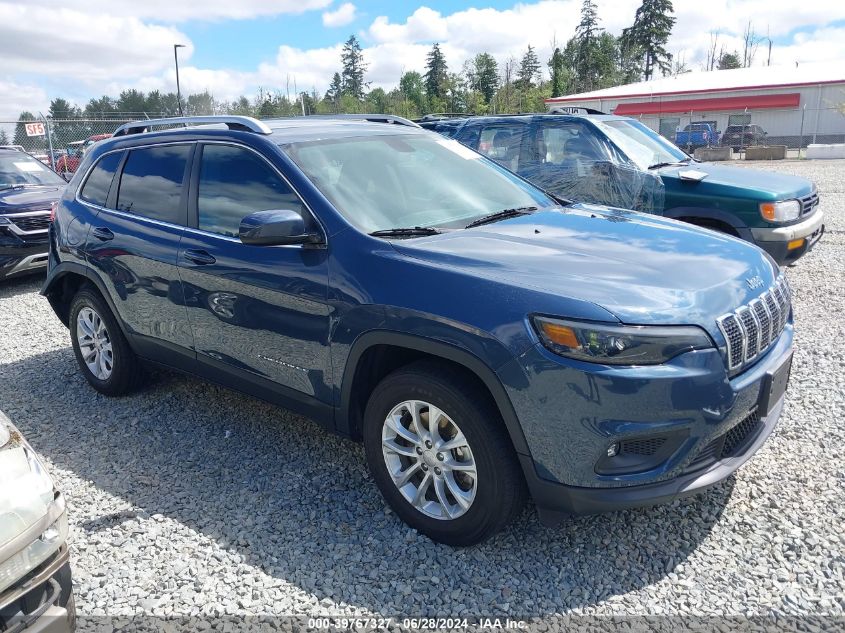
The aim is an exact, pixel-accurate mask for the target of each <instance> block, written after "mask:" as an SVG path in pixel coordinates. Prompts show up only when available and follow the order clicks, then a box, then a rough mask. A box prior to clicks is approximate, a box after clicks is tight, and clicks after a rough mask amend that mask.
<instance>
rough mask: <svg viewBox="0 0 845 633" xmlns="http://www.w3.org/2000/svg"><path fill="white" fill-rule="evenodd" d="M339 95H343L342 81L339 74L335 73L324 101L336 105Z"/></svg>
mask: <svg viewBox="0 0 845 633" xmlns="http://www.w3.org/2000/svg"><path fill="white" fill-rule="evenodd" d="M341 94H343V79H341V77H340V73H335V74H334V76H333V77H332V82H331V83H330V84H329V89H328V90H327V91H326V101H331V102H332V103H337V102H338V101H339V100H340V95H341Z"/></svg>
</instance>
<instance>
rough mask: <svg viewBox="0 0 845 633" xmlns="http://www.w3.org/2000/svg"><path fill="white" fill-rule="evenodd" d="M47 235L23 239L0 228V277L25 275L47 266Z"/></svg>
mask: <svg viewBox="0 0 845 633" xmlns="http://www.w3.org/2000/svg"><path fill="white" fill-rule="evenodd" d="M48 247H49V242H48V240H47V235H46V234H45V235H44V238H43V239H38V240H28V241H24V240H22V239H20V238H18V237H15V236H10V235H6V234H4V233H3V232H2V230H0V279H5V278H7V277H17V276H19V275H26V274H30V273H33V272H37V271H38V270H45V269H46V268H47V251H48Z"/></svg>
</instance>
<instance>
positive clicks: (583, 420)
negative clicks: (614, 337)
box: [509, 325, 792, 523]
mask: <svg viewBox="0 0 845 633" xmlns="http://www.w3.org/2000/svg"><path fill="white" fill-rule="evenodd" d="M791 353H792V327H791V325H787V327H786V328H785V329H784V332H783V333H782V334H781V336H780V338H779V340H778V341H777V342H776V343H775V344H774V345H772V347H771V348H769V350H768V351H767V352H766V354H765V355H764V356H763V357H762V358H761V359H760V360H759V361H758V362H757V363H755V364H754V365H753V366H752V367H750V368H749V369H748V370H746V371H744V372H743V373H742V374H739V375H738V376H736V377H734V378H732V379H729V378H728V376H727V373H726V371H725V366H724V362H723V360H722V357H721V354H720V353H719V352H718V351H717V350H702V351H698V352H689V353H687V354H683V355H681V356H679V357H677V358H675V359H673V360H672V361H670V362H669V363H666V364H664V365H658V366H652V367H629V368H608V367H606V366H598V365H596V366H593V367H592V368H591V367H589V364H587V363H578V362H572V361H568V360H566V359H560V358H558V357H556V356H554V355H552V354H550V353H547V352H546V350H545V349H544V348H542V347H534V348H532V349H531V350H529V351H528V352H526V354H524V355H523V357H522V358H521V361H522V364H523V367H524V368H525V369H526V373H527V380H526V381H525V382H523V386H522V388H518V389H509V396H510V397H511V401H512V403H513V404H514V408H515V410H516V413H517V416H518V418H519V420H520V424H521V426H522V428H523V431H524V433H525V436H526V441H527V444H528V447H529V449H530V455H520V459H521V461H522V466H523V471H524V472H525V474H526V479H527V481H528V485H529V489H530V491H531V494H532V497H533V499H534V501H535V503H536V505H537V507H538V509H539V510H540V516H541V518H542V519H543V520H544V522H546V523H555V522H557V520H558V519H559V518H560V517H561V516H563V515H567V514H593V513H598V512H605V511H611V510H618V509H623V508H629V507H637V506H644V505H653V504H657V503H663V502H667V501H671V500H672V499H676V498H679V497H683V496H688V495H692V494H695V493H698V492H700V491H702V490H705V489H706V488H708V487H710V486H712V485H714V484H716V483H718V482H720V481H722V480H724V479H725V478H727V477H728V476H730V475H731V473H733V472H734V471H736V470H737V469H738V468H739V467H740V466H741V465H742V464H743V463H745V462H746V461H747V460H748V459H750V458H751V456H752V455H753V454H754V453H755V452H756V451H757V449H758V448H759V447H760V446H761V445H762V444H763V442H765V440H766V438H767V437H768V436H769V435H770V434H771V433H772V430H773V429H774V427H775V426H776V424H777V421H778V419H779V417H780V414H781V411H782V409H783V396H782V395H781V394H778V396H777V401H776V402H771V403H770V402H768V400H769V394H770V392H771V389H769V385H770V383H772V382H773V381H774V379H773V376H786V375H787V374H786V372H788V367H786V365H787V364H788V362H789V359H790V357H791ZM784 367H785V371H781V372H778V370H779V369H781V368H784ZM772 399H773V400H774V399H775V398H772ZM746 429H747V431H746ZM655 437H662V438H667V439H666V440H664V442H665V444H664V449H666V450H663V452H660V451H654V453H653V457H649V458H644V459H645V460H646V461H644V462H643V463H644V464H645V465H644V466H643V467H635V468H631V469H628V470H625V469H624V468H623V469H619V470H616V471H612V470H611V471H608V470H602V468H601V467H600V466H601V465H602V464H604V463H605V462H604V461H603V460H604V456H605V455H606V454H607V451H608V447H611V446H614V445H615V446H625V445H626V442H636V441H644V438H645V441H646V442H647V441H648V440H649V439H652V438H655ZM727 438H738V439H736V440H735V441H734V442H733V443H732V445H731V447H730V450H727V444H728V439H727ZM723 449H725V450H723ZM649 459H650V460H652V461H651V462H648V460H649Z"/></svg>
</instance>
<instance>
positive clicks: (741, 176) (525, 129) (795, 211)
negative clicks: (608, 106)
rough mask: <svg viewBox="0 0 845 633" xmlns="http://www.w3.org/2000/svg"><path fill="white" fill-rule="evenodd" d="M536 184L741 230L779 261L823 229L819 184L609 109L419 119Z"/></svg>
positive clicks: (795, 255) (792, 257) (802, 249)
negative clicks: (673, 138)
mask: <svg viewBox="0 0 845 633" xmlns="http://www.w3.org/2000/svg"><path fill="white" fill-rule="evenodd" d="M421 125H422V126H423V127H424V128H427V129H431V130H434V131H436V132H439V133H441V134H443V135H445V136H448V137H449V138H453V139H455V140H457V141H460V142H461V143H463V144H464V145H467V146H468V147H470V148H472V149H475V150H477V151H479V152H481V153H482V154H485V155H486V156H489V157H490V158H492V159H493V160H495V161H496V162H498V163H499V164H501V165H503V166H505V167H507V168H508V169H510V170H511V171H513V172H516V173H517V174H519V175H520V176H523V177H524V178H527V179H528V180H530V181H531V182H532V183H534V184H535V185H537V186H538V187H540V188H542V189H545V190H546V191H549V192H551V193H554V194H556V195H559V196H562V197H564V198H568V199H570V200H574V201H576V202H591V203H596V204H607V205H612V206H616V207H621V208H624V209H636V210H638V211H646V212H648V213H654V214H658V215H664V216H666V217H670V218H676V219H678V220H683V221H685V222H689V223H691V224H696V225H698V226H703V227H706V228H710V229H714V230H716V231H720V232H722V233H727V234H728V235H734V236H736V237H740V238H742V239H744V240H746V241H749V242H752V243H754V244H756V245H757V246H759V247H761V248H762V249H764V250H765V251H767V252H768V253H769V254H770V255H771V256H772V257H773V258H774V259H775V261H777V262H778V264H780V265H784V264H791V263H794V262H795V261H797V260H798V259H799V258H800V257H802V256H803V255H804V254H805V253H807V251H809V250H810V249H811V248H812V247H813V245H814V244H815V243H816V242H817V241H818V240H819V239H821V236H822V234H823V233H824V215H823V214H822V212H821V211H820V210H819V209H818V205H819V195H818V191H817V190H816V187H815V185H814V184H813V183H812V182H810V181H809V180H805V179H804V178H800V177H797V176H789V175H786V174H781V173H772V172H767V171H760V170H754V169H745V168H739V167H734V166H731V165H723V164H718V163H701V162H698V161H696V160H693V159H692V157H690V156H688V155H687V154H685V153H684V152H682V151H681V150H680V149H678V148H677V147H676V146H674V145H673V144H672V143H670V142H669V141H668V140H666V139H665V138H663V137H662V136H660V135H659V134H657V133H656V132H654V131H653V130H651V129H650V128H648V127H647V126H646V125H644V124H642V123H640V122H639V121H637V120H635V119H631V118H628V117H620V116H614V115H607V114H569V115H564V114H534V115H518V116H478V117H455V118H448V119H437V118H432V119H429V120H423V121H421Z"/></svg>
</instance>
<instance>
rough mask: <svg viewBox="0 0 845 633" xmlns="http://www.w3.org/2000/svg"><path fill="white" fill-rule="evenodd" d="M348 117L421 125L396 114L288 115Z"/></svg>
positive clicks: (358, 119) (321, 117)
mask: <svg viewBox="0 0 845 633" xmlns="http://www.w3.org/2000/svg"><path fill="white" fill-rule="evenodd" d="M302 118H304V119H305V120H308V119H340V120H343V119H347V120H353V121H355V120H357V121H369V122H371V123H392V124H394V125H406V126H408V127H420V126H419V125H417V124H416V123H414V122H413V121H411V120H410V119H406V118H405V117H401V116H396V115H395V114H309V115H308V116H306V117H288V119H302Z"/></svg>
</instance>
